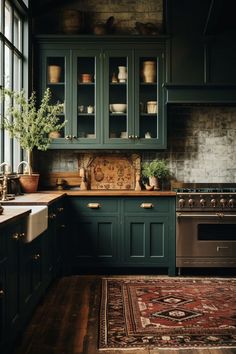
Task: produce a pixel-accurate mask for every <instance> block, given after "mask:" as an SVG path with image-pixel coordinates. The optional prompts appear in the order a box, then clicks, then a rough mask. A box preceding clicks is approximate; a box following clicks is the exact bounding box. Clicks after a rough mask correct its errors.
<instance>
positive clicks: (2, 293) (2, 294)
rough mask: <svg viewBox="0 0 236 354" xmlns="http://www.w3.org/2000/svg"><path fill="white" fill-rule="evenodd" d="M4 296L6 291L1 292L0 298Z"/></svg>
mask: <svg viewBox="0 0 236 354" xmlns="http://www.w3.org/2000/svg"><path fill="white" fill-rule="evenodd" d="M4 295H5V293H4V290H2V289H1V290H0V298H1V297H3V296H4Z"/></svg>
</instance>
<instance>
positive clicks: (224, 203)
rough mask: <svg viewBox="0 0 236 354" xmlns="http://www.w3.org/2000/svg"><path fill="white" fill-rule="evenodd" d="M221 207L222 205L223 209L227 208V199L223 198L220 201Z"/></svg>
mask: <svg viewBox="0 0 236 354" xmlns="http://www.w3.org/2000/svg"><path fill="white" fill-rule="evenodd" d="M220 205H221V207H222V208H225V207H226V199H225V198H221V199H220Z"/></svg>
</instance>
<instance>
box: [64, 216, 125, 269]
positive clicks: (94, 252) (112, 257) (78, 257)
mask: <svg viewBox="0 0 236 354" xmlns="http://www.w3.org/2000/svg"><path fill="white" fill-rule="evenodd" d="M117 228H118V223H117V218H116V217H112V216H111V217H109V216H89V217H83V216H81V217H80V218H78V220H77V221H76V222H74V223H73V229H72V230H73V231H72V240H71V246H72V249H71V250H72V255H71V256H72V259H73V263H74V264H73V268H74V267H76V266H92V265H93V266H97V267H102V266H108V265H109V264H112V265H115V263H116V262H117V251H118V250H117V247H118V243H117V230H118V229H117Z"/></svg>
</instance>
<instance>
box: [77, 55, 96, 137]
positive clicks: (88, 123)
mask: <svg viewBox="0 0 236 354" xmlns="http://www.w3.org/2000/svg"><path fill="white" fill-rule="evenodd" d="M77 75H78V77H77V85H78V86H77V87H78V89H77V136H78V138H87V139H95V138H96V124H95V122H96V121H95V120H96V102H95V100H96V95H95V88H96V72H95V58H94V57H79V58H77Z"/></svg>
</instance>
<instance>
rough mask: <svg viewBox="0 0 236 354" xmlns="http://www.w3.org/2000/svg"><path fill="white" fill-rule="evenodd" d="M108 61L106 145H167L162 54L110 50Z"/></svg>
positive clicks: (105, 91) (105, 82)
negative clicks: (163, 116) (165, 140)
mask: <svg viewBox="0 0 236 354" xmlns="http://www.w3.org/2000/svg"><path fill="white" fill-rule="evenodd" d="M104 60H105V65H104V105H103V107H104V109H105V112H104V113H105V114H104V117H105V121H106V124H105V129H104V137H105V143H108V144H112V145H114V146H117V145H119V146H123V145H126V144H129V145H134V146H135V147H138V146H140V147H144V148H145V146H146V145H148V146H151V147H154V148H155V146H156V145H157V144H160V145H161V144H163V136H164V135H163V128H164V126H163V122H162V119H160V117H162V115H163V108H162V95H161V90H162V87H161V85H162V79H163V78H162V69H161V67H162V55H161V53H159V52H157V51H145V50H138V49H137V50H133V51H132V50H126V51H121V50H120V51H116V50H107V51H105V53H104Z"/></svg>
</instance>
